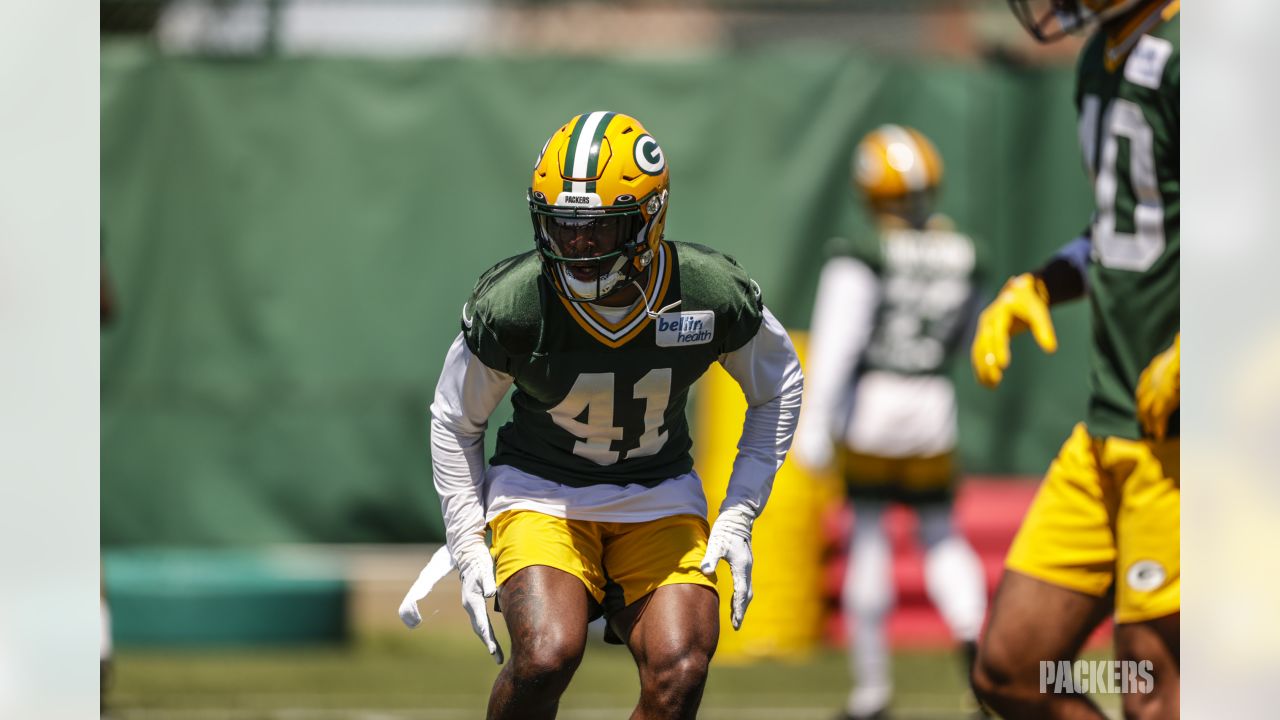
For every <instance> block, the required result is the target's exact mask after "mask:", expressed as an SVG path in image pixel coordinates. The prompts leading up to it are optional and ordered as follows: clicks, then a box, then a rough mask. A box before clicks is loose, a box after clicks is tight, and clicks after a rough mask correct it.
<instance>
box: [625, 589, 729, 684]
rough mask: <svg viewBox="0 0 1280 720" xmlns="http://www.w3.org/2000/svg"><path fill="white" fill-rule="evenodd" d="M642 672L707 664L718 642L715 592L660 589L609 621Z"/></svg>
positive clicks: (718, 623)
mask: <svg viewBox="0 0 1280 720" xmlns="http://www.w3.org/2000/svg"><path fill="white" fill-rule="evenodd" d="M611 622H612V623H613V628H614V631H615V632H616V633H617V634H618V636H619V637H621V638H623V639H624V640H625V641H626V643H627V647H628V648H630V649H631V654H632V655H633V656H635V659H636V663H637V664H638V665H639V666H640V669H641V672H644V671H645V670H646V668H647V667H649V666H651V665H665V664H670V663H671V662H673V661H677V660H680V659H693V660H694V661H695V662H699V663H702V662H709V661H710V660H711V656H712V655H713V654H715V649H716V643H717V642H718V641H719V639H720V606H719V601H718V596H717V594H716V591H715V590H714V589H712V588H710V587H707V586H705V585H692V584H676V585H663V586H662V587H659V588H658V589H656V590H654V591H653V592H651V593H649V594H648V595H646V596H644V597H642V598H641V599H639V600H637V601H636V602H633V603H631V604H630V605H628V606H627V607H626V608H624V609H623V610H622V611H620V612H618V613H617V614H615V615H614V616H613V617H612V618H611Z"/></svg>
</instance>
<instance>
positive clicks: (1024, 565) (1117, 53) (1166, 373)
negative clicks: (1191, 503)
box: [972, 0, 1180, 718]
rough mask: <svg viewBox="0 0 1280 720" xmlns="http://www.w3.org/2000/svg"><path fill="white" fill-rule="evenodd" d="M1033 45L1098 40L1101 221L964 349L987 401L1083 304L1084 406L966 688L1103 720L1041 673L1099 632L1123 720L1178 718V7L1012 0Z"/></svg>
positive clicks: (1094, 99)
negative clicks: (1086, 32) (1025, 349)
mask: <svg viewBox="0 0 1280 720" xmlns="http://www.w3.org/2000/svg"><path fill="white" fill-rule="evenodd" d="M1010 4H1011V5H1012V6H1013V9H1014V12H1015V14H1017V16H1018V18H1019V19H1020V20H1021V21H1022V22H1023V24H1024V25H1025V26H1026V27H1027V29H1028V30H1029V31H1030V32H1031V33H1032V35H1034V36H1035V37H1036V38H1038V39H1041V40H1050V39H1053V38H1055V37H1060V36H1061V35H1062V34H1064V33H1066V32H1070V31H1072V30H1074V29H1077V28H1082V27H1086V26H1090V25H1096V28H1097V29H1096V31H1095V32H1094V34H1093V36H1092V37H1091V38H1090V39H1089V41H1088V43H1087V44H1086V46H1085V48H1084V50H1083V52H1082V54H1081V57H1080V60H1079V69H1078V79H1077V87H1076V106H1077V109H1078V111H1079V129H1080V145H1081V149H1082V151H1083V153H1084V158H1085V166H1086V167H1087V168H1088V171H1089V175H1090V179H1091V180H1092V183H1093V190H1094V200H1095V211H1094V216H1093V220H1092V222H1091V223H1090V225H1089V228H1088V229H1087V230H1086V232H1085V233H1084V234H1083V235H1082V236H1081V237H1079V238H1077V239H1076V240H1074V241H1072V242H1071V243H1068V244H1067V245H1066V246H1065V247H1064V248H1063V249H1062V250H1061V251H1059V253H1058V254H1057V255H1055V256H1054V258H1052V259H1051V260H1050V261H1049V262H1048V263H1047V264H1046V265H1045V266H1044V267H1042V268H1041V269H1039V270H1037V271H1034V272H1030V273H1025V274H1022V275H1019V276H1016V277H1014V278H1011V279H1010V280H1009V281H1008V282H1007V283H1005V286H1004V288H1003V289H1002V290H1001V292H1000V294H999V296H998V297H997V298H996V300H995V301H993V302H992V303H991V305H989V306H988V307H987V309H986V310H984V311H983V314H982V316H981V317H980V319H979V323H978V331H977V334H976V336H975V339H974V343H973V348H972V361H973V366H974V370H975V372H976V373H977V376H978V379H979V381H980V382H982V383H983V384H985V385H988V386H991V387H994V386H995V385H996V384H998V383H999V382H1000V379H1001V377H1002V375H1003V372H1004V369H1005V368H1006V367H1007V366H1008V364H1009V338H1010V337H1011V336H1012V335H1014V334H1016V333H1018V332H1021V331H1023V330H1028V329H1029V330H1030V331H1031V333H1032V335H1033V336H1034V338H1035V340H1036V342H1037V343H1038V344H1039V345H1040V347H1041V348H1042V349H1043V350H1045V351H1046V352H1053V351H1054V350H1056V349H1057V338H1056V336H1055V334H1054V331H1053V324H1052V321H1051V319H1050V313H1049V307H1050V306H1052V305H1054V304H1057V303H1060V302H1064V301H1067V300H1072V299H1075V298H1077V297H1081V296H1085V295H1087V296H1088V298H1089V304H1090V310H1091V325H1092V333H1093V347H1092V351H1091V362H1090V365H1091V368H1090V397H1089V407H1088V412H1087V415H1086V418H1085V422H1082V423H1080V424H1078V425H1077V426H1076V428H1075V430H1074V431H1073V433H1072V434H1071V437H1070V438H1069V439H1068V440H1067V441H1066V443H1065V444H1064V445H1063V446H1062V449H1061V451H1060V452H1059V454H1058V457H1057V458H1056V459H1055V460H1054V462H1053V464H1052V465H1051V466H1050V468H1049V471H1048V473H1047V474H1046V476H1045V479H1044V482H1043V483H1042V484H1041V486H1040V490H1039V492H1038V493H1037V495H1036V499H1035V501H1034V502H1033V503H1032V505H1031V508H1030V509H1029V510H1028V512H1027V515H1026V517H1025V518H1024V520H1023V523H1022V527H1021V528H1020V529H1019V531H1018V535H1017V537H1016V538H1015V539H1014V542H1013V546H1012V547H1011V548H1010V550H1009V556H1008V558H1007V559H1006V561H1005V574H1004V577H1003V578H1002V579H1001V582H1000V587H999V589H998V590H997V591H996V597H995V600H994V602H993V606H992V609H991V617H990V621H989V623H988V625H987V630H986V633H985V634H984V636H983V638H982V640H981V642H980V644H979V653H978V662H977V665H976V667H975V670H974V675H973V680H974V685H975V689H976V691H977V692H978V694H979V697H980V698H981V699H982V700H983V701H984V702H986V703H987V704H988V705H989V706H990V707H991V708H993V709H995V710H996V711H998V712H999V713H1000V714H1001V715H1002V716H1003V717H1006V718H1102V717H1104V716H1103V715H1102V713H1101V712H1100V711H1099V710H1098V708H1097V706H1096V705H1094V704H1093V703H1092V702H1091V701H1090V700H1089V699H1088V697H1087V696H1085V695H1081V694H1054V693H1053V689H1052V687H1046V684H1045V678H1044V676H1042V675H1041V671H1042V669H1043V667H1044V664H1043V661H1056V660H1063V659H1071V658H1075V657H1076V656H1077V654H1078V653H1079V651H1080V647H1081V645H1083V643H1084V641H1085V639H1086V638H1087V637H1088V636H1089V633H1090V632H1091V631H1092V630H1093V628H1094V626H1095V625H1096V624H1097V623H1098V622H1099V621H1100V620H1101V619H1103V618H1104V617H1105V616H1106V615H1108V614H1111V615H1113V616H1114V619H1115V622H1116V630H1115V645H1116V658H1117V659H1118V660H1120V661H1129V662H1130V663H1131V664H1129V665H1124V666H1121V671H1122V672H1128V669H1130V668H1133V667H1135V666H1136V665H1137V664H1139V663H1150V665H1144V666H1142V669H1143V670H1146V671H1147V672H1149V674H1150V676H1151V678H1152V682H1151V683H1149V684H1147V683H1137V684H1136V685H1130V687H1135V688H1136V689H1137V691H1135V692H1126V693H1124V695H1123V705H1124V712H1125V716H1126V717H1130V718H1170V717H1177V716H1178V697H1179V633H1178V619H1179V609H1180V563H1179V557H1180V556H1179V547H1178V545H1179V528H1178V520H1179V515H1180V471H1179V462H1178V412H1177V410H1176V408H1177V405H1178V389H1179V387H1180V383H1179V367H1180V363H1179V362H1178V354H1179V352H1180V344H1179V341H1178V329H1179V314H1178V290H1179V260H1178V258H1179V244H1178V240H1179V235H1178V212H1179V202H1178V174H1179V166H1178V142H1179V136H1178V102H1179V94H1178V78H1179V52H1178V47H1179V23H1178V10H1179V2H1178V0H1050V1H1049V2H1048V3H1047V5H1046V6H1045V10H1044V11H1043V12H1041V11H1037V10H1036V9H1033V8H1032V7H1031V5H1032V3H1031V2H1029V1H1027V0H1010Z"/></svg>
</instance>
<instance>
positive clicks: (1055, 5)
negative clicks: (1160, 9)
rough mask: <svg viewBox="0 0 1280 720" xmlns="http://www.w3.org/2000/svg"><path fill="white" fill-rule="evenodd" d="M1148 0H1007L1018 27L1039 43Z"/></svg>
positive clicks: (1052, 39)
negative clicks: (1022, 28)
mask: <svg viewBox="0 0 1280 720" xmlns="http://www.w3.org/2000/svg"><path fill="white" fill-rule="evenodd" d="M1149 1H1150V0H1009V7H1010V8H1011V9H1012V10H1013V14H1014V15H1015V16H1016V17H1017V18H1018V22H1020V23H1022V27H1024V28H1026V29H1027V32H1029V33H1031V36H1032V37H1034V38H1035V39H1037V40H1039V41H1040V42H1053V41H1054V40H1058V39H1060V38H1062V37H1063V36H1065V35H1067V34H1069V33H1071V32H1074V31H1076V30H1080V29H1083V28H1084V27H1086V26H1088V25H1089V24H1090V23H1094V22H1106V21H1108V20H1110V19H1112V18H1116V17H1119V16H1121V15H1123V14H1125V13H1127V12H1129V11H1130V10H1132V9H1134V8H1135V7H1137V6H1139V5H1141V4H1142V3H1143V2H1149Z"/></svg>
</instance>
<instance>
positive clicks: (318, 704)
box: [109, 631, 1115, 720]
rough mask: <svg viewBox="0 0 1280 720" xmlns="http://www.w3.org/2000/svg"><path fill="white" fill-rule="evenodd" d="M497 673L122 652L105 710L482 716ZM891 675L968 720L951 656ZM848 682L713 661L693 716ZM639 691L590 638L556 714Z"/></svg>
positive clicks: (414, 645) (820, 699)
mask: <svg viewBox="0 0 1280 720" xmlns="http://www.w3.org/2000/svg"><path fill="white" fill-rule="evenodd" d="M504 640H505V638H504ZM497 670H498V668H497V666H496V665H494V664H493V663H492V661H490V660H489V658H488V656H487V655H485V653H484V650H483V648H482V647H481V646H480V644H479V642H478V641H477V640H475V638H472V637H470V636H469V635H460V634H457V633H452V632H450V633H437V634H435V635H430V636H429V635H427V634H425V633H419V632H413V633H409V632H408V631H405V632H402V633H396V632H380V633H378V634H376V635H372V636H369V637H367V638H364V639H362V640H360V641H358V642H357V643H355V644H354V645H353V646H352V647H350V648H316V649H292V650H274V651H219V652H179V651H172V650H166V651H142V650H131V651H124V652H120V653H119V654H118V656H117V658H116V667H115V681H114V683H113V686H112V688H111V692H110V695H109V712H110V715H111V717H113V718H117V719H119V720H141V719H144V718H145V719H148V720H150V719H152V718H155V719H156V720H160V719H162V718H172V719H173V720H206V719H208V720H215V719H217V718H227V719H228V720H246V719H249V718H263V719H272V720H277V719H278V720H330V719H336V718H352V719H353V720H409V719H411V718H413V719H419V720H444V719H449V720H452V719H454V718H458V719H463V718H481V717H483V716H484V707H485V703H486V700H487V698H488V691H489V686H490V683H491V682H492V681H493V678H494V676H495V675H496V673H497ZM894 675H895V678H896V683H897V701H896V704H895V706H894V709H895V711H896V715H897V716H898V717H902V718H937V719H938V720H944V719H946V718H967V717H971V716H972V709H973V706H972V700H970V699H969V698H968V697H967V695H966V692H965V689H964V685H963V682H962V676H961V672H960V670H959V668H958V665H957V660H956V659H955V658H954V657H953V656H952V655H950V654H947V653H942V652H909V653H899V654H898V655H897V656H896V657H895V663H894ZM847 682H848V680H847V673H846V669H845V657H844V655H843V654H842V653H840V652H836V651H824V652H821V653H818V654H815V655H814V656H812V657H811V658H810V659H809V660H807V661H805V662H797V663H778V662H767V663H760V664H755V665H749V666H732V665H724V664H715V665H713V666H712V671H711V677H710V680H709V681H708V684H707V690H706V695H705V698H704V700H703V703H702V712H701V713H700V714H699V717H702V718H711V719H715V718H725V719H728V718H744V719H746V720H752V719H756V718H759V719H760V720H764V719H767V718H777V719H778V720H802V719H804V720H807V719H809V718H814V719H821V720H830V718H832V717H833V716H834V715H835V712H834V711H835V709H836V708H838V707H839V706H840V703H841V702H842V701H843V699H844V695H845V692H846V690H847ZM638 692H639V684H638V682H637V680H636V676H635V670H634V666H633V665H632V663H631V658H630V656H629V655H628V654H627V651H626V650H625V649H623V648H620V647H615V646H609V645H605V644H603V643H601V642H598V641H593V642H591V644H590V645H589V646H588V648H587V655H586V658H585V659H584V661H583V664H582V667H581V668H580V669H579V671H578V673H577V675H576V677H575V678H574V681H573V684H572V685H570V687H569V691H568V692H567V693H566V695H565V697H564V700H563V702H562V704H561V712H560V717H561V718H566V719H583V720H585V719H587V718H625V717H626V716H627V715H628V714H629V713H630V710H631V708H632V707H633V703H634V700H635V698H636V696H637V693H638ZM1103 702H1104V703H1107V704H1106V705H1105V706H1106V707H1108V708H1109V709H1111V708H1112V706H1114V705H1115V703H1114V702H1109V700H1108V699H1105V698H1104V699H1103Z"/></svg>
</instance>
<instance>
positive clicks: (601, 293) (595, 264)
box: [529, 110, 669, 302]
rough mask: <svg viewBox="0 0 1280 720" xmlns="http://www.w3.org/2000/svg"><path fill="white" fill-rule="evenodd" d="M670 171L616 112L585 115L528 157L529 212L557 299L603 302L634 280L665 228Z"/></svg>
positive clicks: (644, 135) (643, 135) (647, 138)
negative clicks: (531, 159) (530, 172)
mask: <svg viewBox="0 0 1280 720" xmlns="http://www.w3.org/2000/svg"><path fill="white" fill-rule="evenodd" d="M668 177H669V176H668V172H667V162H666V157H665V156H664V155H663V153H662V148H661V147H660V146H659V145H658V142H657V140H655V139H654V138H653V136H652V135H650V134H649V133H648V132H647V131H646V130H645V129H644V126H642V125H641V124H640V122H639V121H638V120H636V119H635V118H633V117H631V116H629V115H623V114H621V113H615V112H609V111H603V110H602V111H596V112H589V113H583V114H581V115H578V116H576V117H574V118H573V119H572V120H570V121H569V122H567V123H565V124H564V125H563V126H561V127H560V128H559V129H558V130H556V132H555V133H554V134H553V135H552V136H551V138H550V139H548V140H547V142H546V144H545V145H544V146H543V149H542V152H541V153H539V154H538V157H537V159H536V160H535V162H534V168H533V182H532V183H531V184H530V186H529V212H530V215H531V217H532V219H533V233H534V243H535V246H536V247H537V250H538V253H539V255H540V256H541V258H542V267H543V273H544V274H545V275H546V277H547V279H548V281H550V283H551V286H552V287H553V288H555V290H556V292H557V293H559V294H560V295H562V296H563V297H565V298H567V299H569V300H572V301H575V302H590V301H595V300H600V299H603V298H605V297H607V296H609V295H611V294H613V293H615V292H617V291H618V290H620V289H622V288H623V287H626V286H627V285H628V284H629V283H630V282H632V281H633V280H635V279H636V278H638V277H640V276H641V275H642V274H643V273H644V271H645V268H646V267H648V265H649V263H650V262H651V261H652V259H653V254H654V252H655V251H656V250H657V248H658V243H659V242H661V240H662V234H663V228H664V226H665V225H666V215H667V194H668Z"/></svg>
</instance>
